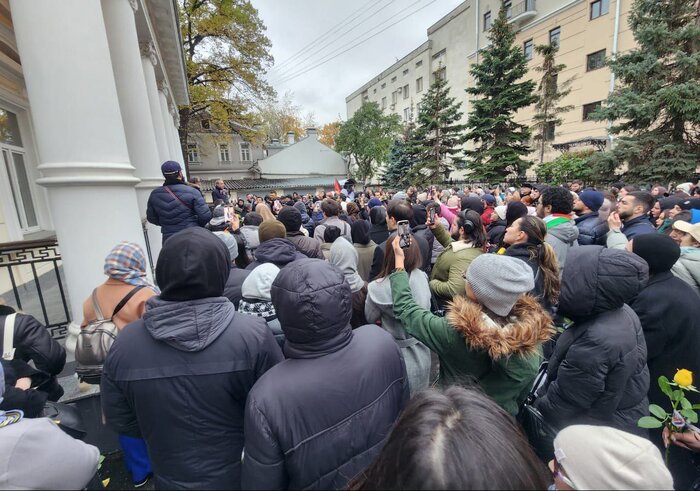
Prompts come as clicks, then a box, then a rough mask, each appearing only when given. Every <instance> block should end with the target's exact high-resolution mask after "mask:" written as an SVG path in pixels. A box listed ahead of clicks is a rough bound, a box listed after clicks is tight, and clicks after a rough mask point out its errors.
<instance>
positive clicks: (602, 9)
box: [591, 0, 610, 20]
mask: <svg viewBox="0 0 700 491" xmlns="http://www.w3.org/2000/svg"><path fill="white" fill-rule="evenodd" d="M609 11H610V0H596V1H595V2H592V3H591V20H593V19H597V18H598V17H600V16H601V15H605V14H607V13H608V12H609Z"/></svg>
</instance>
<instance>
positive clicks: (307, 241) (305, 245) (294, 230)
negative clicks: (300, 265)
mask: <svg viewBox="0 0 700 491" xmlns="http://www.w3.org/2000/svg"><path fill="white" fill-rule="evenodd" d="M277 220H279V221H280V222H282V225H284V228H285V230H286V231H287V240H289V241H290V242H291V243H292V244H294V247H296V248H297V250H298V251H299V252H301V253H302V254H304V255H305V256H307V257H310V258H311V259H323V252H321V243H320V242H319V241H318V240H316V239H314V238H311V237H308V236H307V235H306V234H305V233H304V232H302V231H301V212H300V211H299V210H297V209H296V208H295V207H293V206H285V207H284V208H282V209H281V210H280V212H279V213H278V214H277Z"/></svg>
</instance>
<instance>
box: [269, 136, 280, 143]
mask: <svg viewBox="0 0 700 491" xmlns="http://www.w3.org/2000/svg"><path fill="white" fill-rule="evenodd" d="M279 142H280V141H279V139H278V138H273V139H272V141H271V142H270V143H272V144H273V145H275V144H277V143H279Z"/></svg>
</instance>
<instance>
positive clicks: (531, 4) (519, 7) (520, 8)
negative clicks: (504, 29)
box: [508, 0, 535, 19]
mask: <svg viewBox="0 0 700 491" xmlns="http://www.w3.org/2000/svg"><path fill="white" fill-rule="evenodd" d="M534 10H535V0H525V1H523V2H520V3H517V4H515V5H513V7H511V12H510V16H509V17H508V18H509V19H514V18H516V17H517V16H519V15H522V14H524V13H525V12H532V11H534Z"/></svg>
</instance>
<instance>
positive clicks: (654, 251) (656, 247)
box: [632, 234, 681, 275]
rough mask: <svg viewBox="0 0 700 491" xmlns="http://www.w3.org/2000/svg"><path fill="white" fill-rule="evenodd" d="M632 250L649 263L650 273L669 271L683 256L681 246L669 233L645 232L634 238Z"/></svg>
mask: <svg viewBox="0 0 700 491" xmlns="http://www.w3.org/2000/svg"><path fill="white" fill-rule="evenodd" d="M632 252H634V253H635V254H636V255H638V256H639V257H641V258H642V259H644V260H645V261H646V262H647V264H648V265H649V274H652V275H653V274H657V273H663V272H665V271H669V270H670V269H671V268H672V267H673V265H674V264H676V261H678V258H679V257H680V256H681V248H680V246H679V245H678V244H676V241H675V240H673V239H672V238H671V237H669V236H668V235H663V234H643V235H637V236H636V237H635V238H634V239H632Z"/></svg>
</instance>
